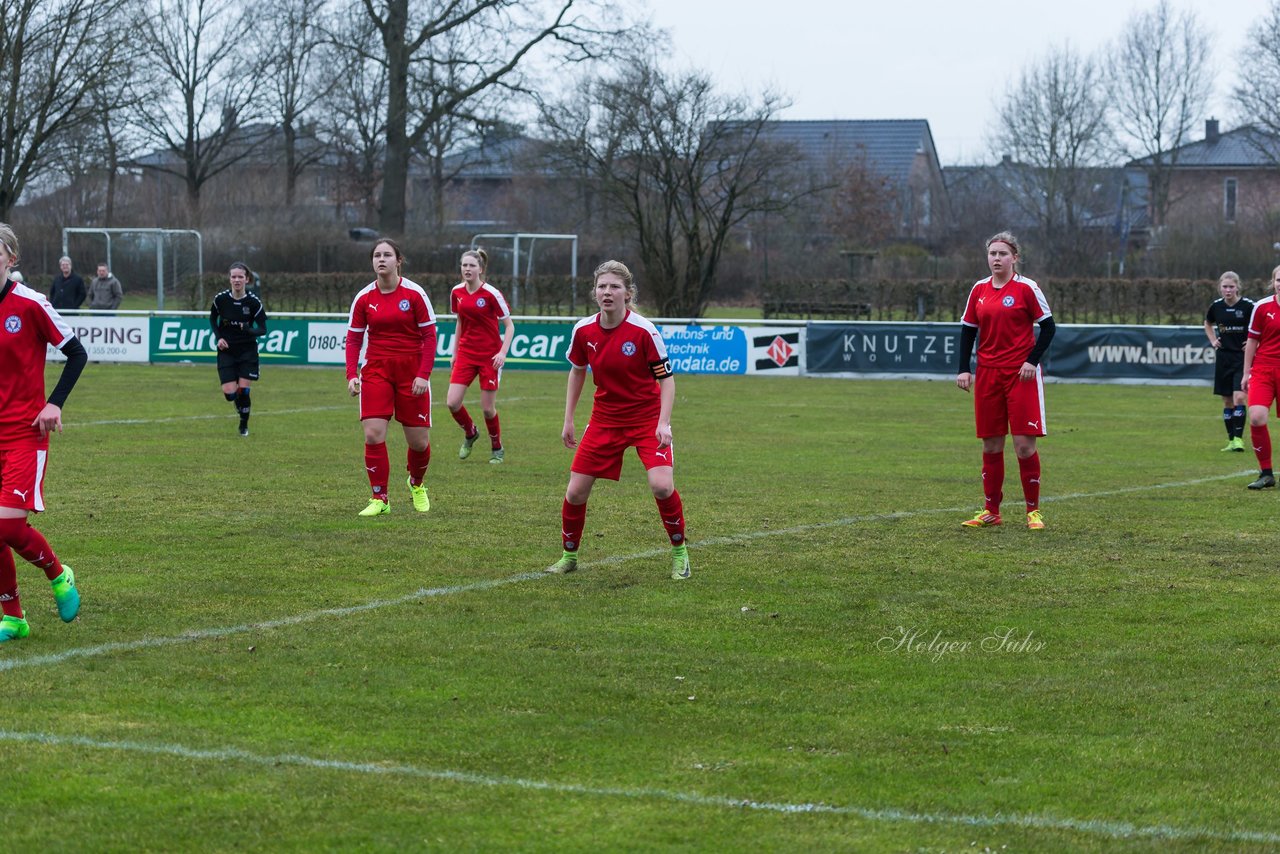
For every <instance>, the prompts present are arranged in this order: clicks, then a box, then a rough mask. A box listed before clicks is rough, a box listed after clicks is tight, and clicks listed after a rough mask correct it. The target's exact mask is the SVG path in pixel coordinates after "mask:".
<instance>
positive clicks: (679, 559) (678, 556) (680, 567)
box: [671, 546, 693, 581]
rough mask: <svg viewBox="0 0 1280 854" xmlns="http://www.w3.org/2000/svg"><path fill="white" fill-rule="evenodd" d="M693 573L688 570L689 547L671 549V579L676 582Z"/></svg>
mask: <svg viewBox="0 0 1280 854" xmlns="http://www.w3.org/2000/svg"><path fill="white" fill-rule="evenodd" d="M690 575H693V573H692V572H691V571H690V569H689V547H688V546H674V547H672V549H671V577H672V578H673V579H675V580H676V581H679V580H681V579H682V578H688V577H689V576H690Z"/></svg>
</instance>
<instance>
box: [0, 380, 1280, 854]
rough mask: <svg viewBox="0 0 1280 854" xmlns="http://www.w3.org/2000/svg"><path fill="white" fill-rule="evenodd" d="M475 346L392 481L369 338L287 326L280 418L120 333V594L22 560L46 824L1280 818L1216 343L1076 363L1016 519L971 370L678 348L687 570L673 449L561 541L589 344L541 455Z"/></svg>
mask: <svg viewBox="0 0 1280 854" xmlns="http://www.w3.org/2000/svg"><path fill="white" fill-rule="evenodd" d="M52 376H53V374H51V377H52ZM442 380H443V376H442V375H440V374H438V375H437V378H436V382H435V392H436V394H437V404H438V405H437V406H436V407H435V410H434V412H435V415H434V417H435V421H436V426H435V428H434V429H433V431H432V436H433V442H432V444H433V448H434V456H433V459H432V463H431V468H430V471H429V474H428V485H429V487H430V493H431V501H432V509H431V512H430V513H428V514H416V513H413V512H412V509H411V505H410V503H409V496H408V491H407V489H406V488H405V487H404V485H403V475H401V476H400V477H393V478H392V484H391V487H392V488H391V494H392V509H393V512H392V514H391V515H389V516H386V517H380V518H376V519H372V520H370V519H361V518H358V517H357V516H356V512H357V511H358V510H360V509H361V508H362V507H363V506H364V504H365V502H366V500H367V482H366V481H365V477H364V471H363V467H362V454H361V438H360V429H359V423H358V420H357V413H356V409H355V404H354V402H353V401H352V400H351V398H349V397H348V396H347V395H346V391H345V382H344V381H343V379H342V375H341V372H340V371H339V370H333V369H308V368H294V369H289V368H282V367H271V368H270V370H269V371H268V372H267V373H266V376H265V379H264V381H263V382H261V383H259V384H258V385H256V386H255V389H254V413H255V414H254V417H253V421H252V424H251V433H252V435H251V436H250V437H249V438H248V439H241V438H240V437H239V436H238V435H237V434H236V420H235V415H234V413H233V411H232V409H231V406H230V405H229V404H227V403H226V402H225V401H224V400H223V399H222V396H221V393H220V392H219V390H218V388H217V382H216V376H215V374H214V372H213V370H212V369H211V368H209V367H207V366H204V367H189V366H181V365H171V366H122V365H92V366H90V367H89V368H88V369H87V370H86V372H85V375H84V377H83V379H82V380H81V384H80V386H79V387H77V389H76V392H75V393H74V395H73V396H72V398H71V400H70V402H69V405H68V407H67V409H66V412H65V419H66V422H67V425H68V426H67V429H66V432H65V433H64V434H63V435H61V436H57V437H55V439H54V441H53V447H52V451H51V456H50V460H51V461H50V465H49V470H48V476H47V486H46V499H47V502H48V506H49V512H47V513H45V514H43V515H41V516H40V517H38V518H37V519H36V523H37V525H38V526H39V527H40V528H41V529H42V530H43V531H44V532H45V533H46V535H47V536H48V537H49V540H50V542H51V543H52V544H53V546H54V548H55V549H56V550H57V551H58V552H59V554H60V555H61V556H62V557H63V558H64V559H65V560H66V561H67V562H68V563H70V564H71V565H73V566H74V567H75V569H76V571H77V574H78V577H79V580H80V586H81V590H82V593H83V596H84V603H85V604H84V608H83V611H82V614H81V616H80V618H79V619H78V620H76V622H74V623H72V624H70V625H63V624H61V623H60V622H59V621H58V619H57V615H56V611H55V609H54V607H53V602H52V597H51V596H50V595H49V593H48V588H47V586H46V585H45V584H44V582H43V580H42V576H41V574H40V573H38V572H37V571H36V570H34V569H33V568H32V567H30V566H28V565H25V564H20V565H19V579H20V581H21V583H22V585H23V588H22V591H23V597H24V603H25V605H26V608H27V610H28V612H29V619H30V622H31V626H32V633H31V637H30V638H29V639H27V640H25V641H21V642H16V643H10V644H6V645H4V646H3V647H0V680H3V684H4V686H5V693H6V697H7V699H8V701H9V708H10V710H11V715H10V718H11V719H10V721H9V723H8V724H7V725H6V731H5V732H3V733H0V742H3V749H4V752H5V755H6V758H7V760H8V767H9V768H10V769H11V785H10V786H9V787H7V800H8V803H7V805H6V811H7V814H8V815H9V816H10V819H11V820H10V821H8V822H7V823H6V838H7V840H8V841H9V843H10V844H11V845H13V846H18V847H30V846H34V845H43V846H48V845H49V844H51V843H54V844H55V847H60V848H65V849H67V850H123V849H126V848H129V849H136V850H234V849H244V848H253V849H270V850H294V851H311V850H317V849H321V850H330V849H360V850H364V849H368V850H391V849H397V850H404V849H409V850H420V849H426V848H440V849H446V850H454V849H466V850H491V849H521V850H556V851H559V850H575V851H586V850H608V849H625V850H648V849H668V848H680V849H691V850H891V851H903V850H922V851H942V850H948V851H949V850H957V849H962V848H963V849H966V850H969V849H971V848H974V849H976V850H982V849H983V848H984V847H986V848H990V849H992V850H997V851H998V850H1002V848H1004V850H1010V851H1015V850H1035V851H1045V850H1061V851H1081V850H1085V851H1088V850H1115V849H1117V848H1119V849H1121V850H1162V851H1163V850H1185V851H1201V850H1206V849H1209V850H1213V849H1222V850H1239V849H1240V848H1242V847H1243V848H1249V847H1254V848H1257V849H1266V848H1270V847H1275V846H1276V845H1280V841H1278V840H1280V820H1277V818H1276V816H1277V815H1280V789H1278V787H1277V783H1276V782H1275V775H1274V773H1273V771H1274V760H1273V754H1274V743H1273V742H1274V738H1273V737H1272V735H1271V733H1272V728H1271V721H1272V719H1273V718H1274V716H1275V711H1276V706H1275V704H1276V702H1277V701H1276V699H1275V691H1274V685H1275V680H1276V673H1277V661H1278V660H1280V658H1278V653H1280V650H1278V648H1277V641H1276V636H1275V614H1276V613H1277V610H1278V608H1277V605H1278V604H1280V593H1278V592H1277V585H1276V583H1275V567H1274V566H1273V560H1272V559H1271V555H1274V554H1275V553H1276V551H1277V547H1278V546H1280V535H1278V534H1277V531H1276V526H1275V524H1274V518H1275V516H1276V504H1275V502H1276V501H1278V500H1280V494H1277V493H1276V492H1275V491H1265V492H1261V493H1258V492H1250V491H1248V490H1246V489H1245V488H1244V486H1245V484H1246V483H1247V482H1248V481H1249V480H1251V479H1252V477H1253V475H1252V473H1251V472H1252V469H1253V466H1254V460H1253V459H1252V455H1249V454H1230V453H1220V452H1219V451H1218V450H1217V449H1218V447H1220V446H1221V445H1222V444H1223V435H1222V428H1221V425H1220V420H1219V415H1220V408H1219V406H1218V404H1217V399H1216V398H1215V397H1213V396H1212V395H1211V394H1210V393H1209V390H1208V388H1207V387H1206V388H1199V389H1189V388H1139V387H1132V386H1125V387H1119V386H1083V385H1051V386H1049V389H1048V398H1049V427H1050V435H1049V437H1047V438H1046V439H1044V440H1043V441H1042V443H1041V456H1042V460H1043V471H1044V474H1043V479H1044V496H1045V502H1044V511H1045V520H1046V523H1047V525H1048V528H1047V530H1045V531H1043V532H1039V533H1032V532H1030V531H1028V530H1026V528H1025V527H1023V526H1021V525H1020V524H1015V523H1017V522H1019V521H1020V515H1021V514H1020V505H1021V501H1020V497H1021V496H1020V489H1019V487H1018V484H1017V480H1016V471H1017V469H1016V464H1015V463H1014V462H1013V458H1012V449H1010V450H1009V452H1008V453H1009V459H1008V463H1007V468H1008V472H1009V476H1008V481H1007V483H1006V496H1007V503H1006V508H1005V509H1006V520H1007V521H1006V524H1005V525H1004V526H1003V527H1002V528H998V529H992V530H976V531H975V530H964V529H962V528H961V527H960V526H959V524H958V523H959V522H960V521H961V520H962V519H963V518H966V517H967V516H969V515H971V514H972V512H973V511H974V510H976V509H977V507H978V506H979V504H980V497H981V492H980V487H979V482H978V474H979V468H980V454H979V443H978V440H977V439H975V438H974V437H973V428H972V412H971V398H970V397H969V396H967V395H965V394H963V393H961V392H959V391H958V390H957V389H956V388H955V387H954V385H952V384H950V383H945V382H932V383H931V382H908V383H904V382H871V381H867V382H859V381H833V380H798V379H782V378H732V377H720V378H716V377H680V378H679V379H678V381H677V403H676V409H675V418H674V425H675V436H676V447H677V452H678V461H677V468H676V482H677V485H678V487H679V489H680V492H681V495H682V496H683V499H684V505H685V511H686V518H687V520H688V526H689V536H690V545H691V548H690V552H691V557H692V561H693V577H692V579H690V580H689V581H687V582H675V581H671V580H670V579H669V578H668V571H669V561H668V558H667V554H666V551H665V549H666V541H665V536H664V534H663V531H662V527H661V525H660V523H659V520H658V515H657V510H656V507H655V506H654V502H653V499H652V497H651V496H650V495H649V494H648V490H647V488H646V486H645V484H644V478H643V473H642V470H641V469H640V466H639V464H638V462H637V461H636V460H635V459H634V457H632V458H630V459H628V461H627V463H626V466H625V468H624V472H623V477H622V480H621V481H620V482H619V483H616V484H614V483H610V482H603V481H602V482H600V483H599V484H598V485H597V488H596V491H595V494H594V495H593V497H592V502H591V505H590V508H589V512H588V517H587V530H586V536H585V538H584V546H583V550H582V560H583V564H582V569H581V570H580V571H579V572H577V573H575V574H573V575H570V576H565V577H551V576H544V575H541V574H538V575H536V576H534V577H528V578H525V577H523V576H525V575H526V574H531V573H538V571H539V570H541V569H542V568H543V567H545V566H547V565H548V564H549V563H551V562H552V561H554V560H555V559H556V557H557V556H558V554H559V550H560V543H559V522H560V519H559V509H560V502H561V497H562V495H563V489H564V485H565V481H566V479H567V474H568V466H569V462H570V452H568V451H566V450H565V449H564V448H563V447H562V446H561V444H560V440H559V431H560V422H561V419H562V416H563V407H564V402H563V396H564V381H565V380H564V376H563V375H562V374H543V373H517V372H510V373H508V374H507V375H506V377H505V382H504V385H503V389H502V395H501V397H500V399H499V408H500V411H501V413H502V424H503V429H504V436H505V440H506V446H507V458H506V459H507V461H506V463H505V464H504V465H502V466H491V465H488V464H487V463H486V462H485V460H486V459H487V454H483V453H477V454H475V455H474V456H473V457H472V458H471V459H470V460H468V461H466V462H460V461H459V460H458V459H457V447H458V444H459V442H460V440H461V432H460V431H459V430H458V429H457V428H456V426H455V425H454V424H453V422H452V420H451V419H450V418H449V416H448V412H447V410H445V409H444V407H443V405H440V398H442V396H443V392H444V386H443V382H442ZM473 397H475V395H473ZM469 404H470V405H471V408H472V409H473V411H474V412H476V414H478V409H479V407H478V400H475V401H471V402H469ZM586 420H587V401H584V402H583V405H582V406H581V407H580V410H579V413H578V424H579V427H581V426H582V425H583V424H584V423H585V422H586ZM482 444H483V442H482ZM388 445H389V448H390V452H391V459H392V465H393V469H399V468H401V467H402V466H403V460H404V448H405V446H404V441H403V436H401V435H399V434H398V432H397V431H395V430H394V429H393V431H392V435H391V437H390V439H389V441H388ZM481 450H483V448H482V449H481ZM431 591H434V592H431ZM366 605H367V606H369V607H367V608H363V609H359V606H366ZM931 645H932V646H931ZM731 801H733V802H737V801H751V802H755V803H756V805H757V807H758V806H759V805H763V804H768V805H773V808H752V807H750V806H746V805H738V806H734V805H731V804H730V802H731Z"/></svg>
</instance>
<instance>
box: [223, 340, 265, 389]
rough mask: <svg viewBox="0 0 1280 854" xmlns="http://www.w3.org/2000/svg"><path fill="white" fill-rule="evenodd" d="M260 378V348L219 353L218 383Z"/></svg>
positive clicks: (228, 350)
mask: <svg viewBox="0 0 1280 854" xmlns="http://www.w3.org/2000/svg"><path fill="white" fill-rule="evenodd" d="M257 378H258V348H257V347H245V348H243V349H241V350H236V349H227V350H219V351H218V382H220V383H233V382H237V381H239V380H242V379H244V380H256V379H257Z"/></svg>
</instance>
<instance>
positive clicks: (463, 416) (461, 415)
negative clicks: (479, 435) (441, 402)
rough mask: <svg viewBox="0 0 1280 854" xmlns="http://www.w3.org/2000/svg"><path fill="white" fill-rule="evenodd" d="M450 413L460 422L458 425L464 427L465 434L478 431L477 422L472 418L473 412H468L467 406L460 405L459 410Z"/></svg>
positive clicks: (468, 434)
mask: <svg viewBox="0 0 1280 854" xmlns="http://www.w3.org/2000/svg"><path fill="white" fill-rule="evenodd" d="M449 414H450V415H452V416H453V420H454V421H457V422H458V426H459V427H461V428H462V433H463V435H465V436H470V435H471V434H472V433H475V432H476V422H474V421H472V420H471V413H469V412H467V408H466V407H465V406H459V407H458V411H457V412H450V413H449Z"/></svg>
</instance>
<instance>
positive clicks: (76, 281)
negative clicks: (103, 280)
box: [49, 255, 85, 311]
mask: <svg viewBox="0 0 1280 854" xmlns="http://www.w3.org/2000/svg"><path fill="white" fill-rule="evenodd" d="M58 267H59V269H61V270H62V275H60V276H54V277H53V285H52V286H50V288H49V302H50V304H51V305H53V307H54V308H56V309H57V310H58V311H67V310H71V311H75V310H76V309H78V308H80V306H82V305H84V298H85V288H84V279H82V278H80V277H79V276H78V275H76V274H75V273H73V272H71V259H70V258H68V257H67V256H66V255H63V256H62V258H61V260H59V261H58Z"/></svg>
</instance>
